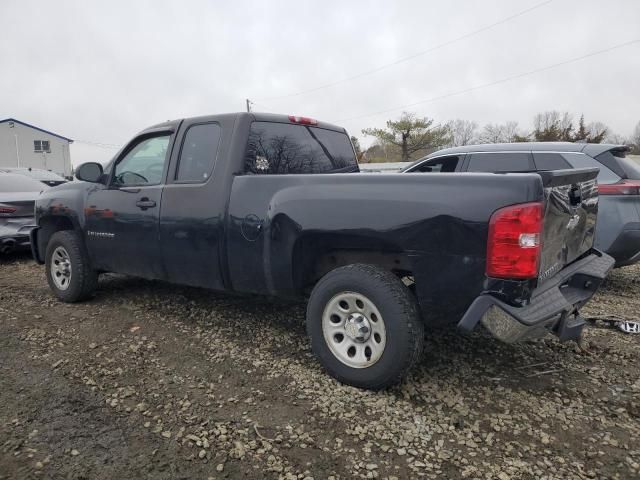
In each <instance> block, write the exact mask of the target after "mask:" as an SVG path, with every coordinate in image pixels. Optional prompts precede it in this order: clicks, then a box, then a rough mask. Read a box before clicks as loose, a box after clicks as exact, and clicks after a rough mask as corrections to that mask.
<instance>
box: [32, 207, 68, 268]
mask: <svg viewBox="0 0 640 480" xmlns="http://www.w3.org/2000/svg"><path fill="white" fill-rule="evenodd" d="M62 230H75V231H79V227H78V226H77V225H75V224H74V222H73V221H72V220H71V218H69V217H66V216H62V215H48V216H46V217H40V219H38V230H37V232H36V235H35V238H36V241H35V245H34V246H35V247H36V248H35V249H34V257H36V260H37V261H38V263H40V264H43V263H44V254H45V252H46V251H47V245H48V244H49V240H50V239H51V236H52V235H53V234H54V233H56V232H60V231H62Z"/></svg>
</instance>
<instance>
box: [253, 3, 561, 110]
mask: <svg viewBox="0 0 640 480" xmlns="http://www.w3.org/2000/svg"><path fill="white" fill-rule="evenodd" d="M553 1H554V0H546V1H544V2H541V3H538V4H536V5H534V6H532V7H529V8H526V9H524V10H521V11H519V12H518V13H515V14H513V15H510V16H508V17H505V18H502V19H500V20H498V21H497V22H494V23H492V24H490V25H487V26H484V27H482V28H479V29H477V30H473V31H472V32H469V33H465V34H464V35H462V36H460V37H456V38H454V39H452V40H447V41H446V42H443V43H439V44H437V45H434V46H433V47H430V48H428V49H426V50H423V51H421V52H418V53H414V54H413V55H409V56H408V57H402V58H399V59H397V60H394V61H393V62H391V63H386V64H384V65H380V66H378V67H375V68H373V69H371V70H365V71H363V72H360V73H356V74H355V75H352V76H350V77H346V78H343V79H341V80H336V81H334V82H331V83H325V84H324V85H319V86H317V87H313V88H310V89H308V90H302V91H300V92H296V93H289V94H286V95H277V96H273V97H265V98H262V99H258V100H278V99H282V98H290V97H298V96H300V95H305V94H307V93H312V92H317V91H319V90H324V89H326V88H330V87H333V86H335V85H340V84H341V83H345V82H350V81H352V80H356V79H358V78H362V77H366V76H368V75H372V74H374V73H377V72H379V71H381V70H385V69H387V68H390V67H393V66H395V65H398V64H400V63H404V62H408V61H409V60H413V59H414V58H418V57H421V56H423V55H426V54H427V53H431V52H433V51H435V50H439V49H441V48H444V47H447V46H449V45H452V44H454V43H457V42H459V41H461V40H465V39H467V38H469V37H472V36H474V35H477V34H479V33H482V32H486V31H487V30H490V29H492V28H494V27H497V26H498V25H502V24H503V23H507V22H509V21H511V20H513V19H515V18H518V17H520V16H522V15H525V14H527V13H529V12H531V11H533V10H536V9H538V8H541V7H544V6H545V5H547V4H549V3H551V2H553Z"/></svg>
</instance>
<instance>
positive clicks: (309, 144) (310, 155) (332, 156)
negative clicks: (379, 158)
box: [245, 122, 358, 175]
mask: <svg viewBox="0 0 640 480" xmlns="http://www.w3.org/2000/svg"><path fill="white" fill-rule="evenodd" d="M352 171H354V172H355V171H358V164H357V161H356V156H355V152H354V150H353V146H352V145H351V140H349V137H348V136H347V135H346V133H343V132H337V131H334V130H328V129H325V128H320V127H315V126H309V125H292V124H287V123H275V122H253V123H252V124H251V130H250V133H249V140H248V143H247V151H246V154H245V173H250V174H251V173H253V174H271V175H281V174H308V173H338V172H352Z"/></svg>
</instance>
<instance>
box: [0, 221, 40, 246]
mask: <svg viewBox="0 0 640 480" xmlns="http://www.w3.org/2000/svg"><path fill="white" fill-rule="evenodd" d="M34 226H35V220H34V219H33V217H11V218H2V219H0V252H3V253H8V252H10V251H11V250H14V249H23V248H29V233H30V232H31V229H33V227H34Z"/></svg>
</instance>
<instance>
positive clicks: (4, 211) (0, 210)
mask: <svg viewBox="0 0 640 480" xmlns="http://www.w3.org/2000/svg"><path fill="white" fill-rule="evenodd" d="M15 212H16V209H15V208H13V207H2V206H0V215H11V214H12V213H15Z"/></svg>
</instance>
